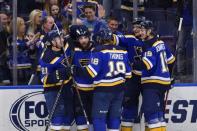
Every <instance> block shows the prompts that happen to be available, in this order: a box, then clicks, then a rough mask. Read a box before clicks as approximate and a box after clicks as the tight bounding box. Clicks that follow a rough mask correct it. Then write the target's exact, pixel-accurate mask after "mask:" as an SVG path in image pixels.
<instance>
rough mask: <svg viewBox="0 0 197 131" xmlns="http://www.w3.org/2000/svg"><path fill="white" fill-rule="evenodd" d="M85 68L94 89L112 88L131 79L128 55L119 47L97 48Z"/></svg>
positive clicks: (103, 46) (106, 46) (105, 46)
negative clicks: (91, 79) (92, 81)
mask: <svg viewBox="0 0 197 131" xmlns="http://www.w3.org/2000/svg"><path fill="white" fill-rule="evenodd" d="M85 68H86V70H87V72H88V73H89V75H90V76H91V77H92V78H93V80H94V86H95V87H114V86H118V85H120V84H123V83H124V82H125V79H126V78H131V66H130V63H129V60H128V53H127V51H125V50H123V49H122V48H121V47H119V46H113V45H102V46H98V47H97V48H96V49H95V52H93V53H92V55H91V61H90V63H89V65H88V66H86V67H85Z"/></svg>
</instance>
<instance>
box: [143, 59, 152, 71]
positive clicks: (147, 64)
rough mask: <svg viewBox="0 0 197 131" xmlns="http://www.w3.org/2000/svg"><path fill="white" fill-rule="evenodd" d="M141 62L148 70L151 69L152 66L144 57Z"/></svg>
mask: <svg viewBox="0 0 197 131" xmlns="http://www.w3.org/2000/svg"><path fill="white" fill-rule="evenodd" d="M142 61H143V62H144V64H145V65H146V67H147V69H148V70H150V69H151V68H152V67H153V64H152V63H151V62H150V61H149V60H148V59H147V58H146V57H143V59H142Z"/></svg>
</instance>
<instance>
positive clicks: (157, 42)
mask: <svg viewBox="0 0 197 131" xmlns="http://www.w3.org/2000/svg"><path fill="white" fill-rule="evenodd" d="M161 43H164V42H163V41H162V40H158V41H156V42H155V43H154V44H153V46H154V47H155V46H157V45H158V44H161Z"/></svg>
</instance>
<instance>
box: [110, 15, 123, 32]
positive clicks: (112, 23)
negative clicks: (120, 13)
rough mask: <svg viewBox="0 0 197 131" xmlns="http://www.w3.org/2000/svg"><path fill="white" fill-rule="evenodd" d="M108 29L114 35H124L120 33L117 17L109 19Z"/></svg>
mask: <svg viewBox="0 0 197 131" xmlns="http://www.w3.org/2000/svg"><path fill="white" fill-rule="evenodd" d="M107 24H108V27H109V28H110V29H111V31H112V32H113V34H116V35H121V34H122V33H121V32H120V31H118V26H119V21H118V19H117V18H116V17H112V16H111V17H109V18H108V20H107Z"/></svg>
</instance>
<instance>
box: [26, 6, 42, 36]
mask: <svg viewBox="0 0 197 131" xmlns="http://www.w3.org/2000/svg"><path fill="white" fill-rule="evenodd" d="M41 15H42V11H41V10H38V9H35V10H33V11H32V12H31V13H30V15H29V21H28V24H29V26H28V29H27V32H28V33H30V32H31V33H33V34H35V33H36V31H38V30H40V28H41V23H42V19H41Z"/></svg>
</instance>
